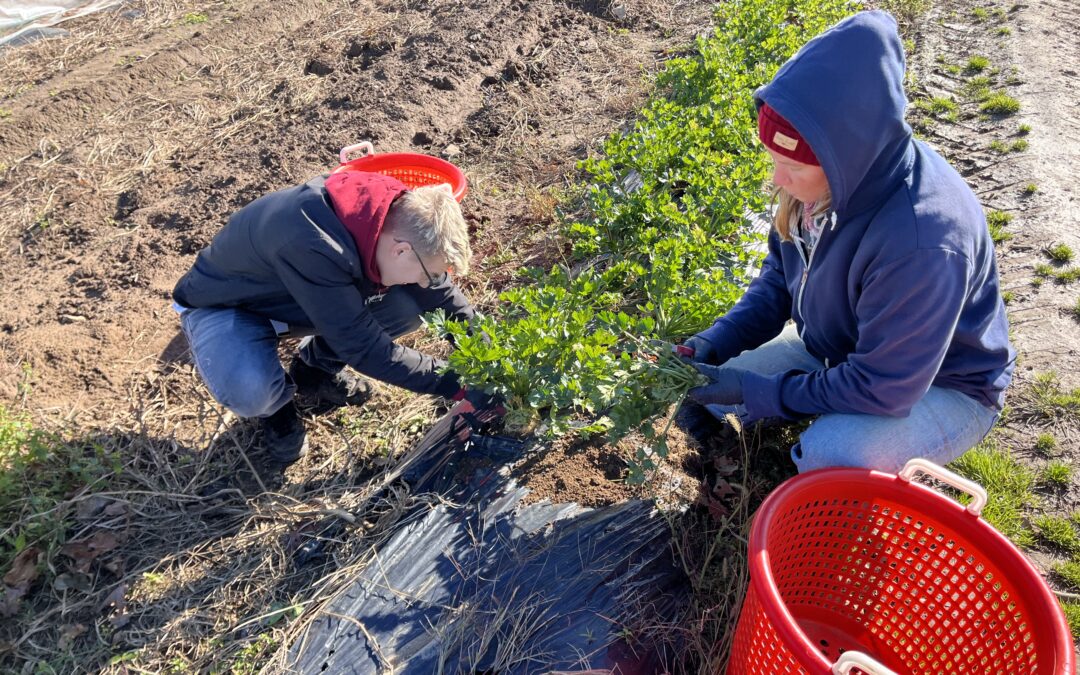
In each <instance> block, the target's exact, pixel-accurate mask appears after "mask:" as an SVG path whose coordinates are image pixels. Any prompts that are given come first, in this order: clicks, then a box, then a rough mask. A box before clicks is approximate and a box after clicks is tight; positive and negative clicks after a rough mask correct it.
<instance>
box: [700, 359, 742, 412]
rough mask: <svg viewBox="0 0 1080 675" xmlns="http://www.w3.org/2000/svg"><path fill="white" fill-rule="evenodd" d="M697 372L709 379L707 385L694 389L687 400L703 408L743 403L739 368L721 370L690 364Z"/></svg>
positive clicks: (714, 367) (720, 368)
mask: <svg viewBox="0 0 1080 675" xmlns="http://www.w3.org/2000/svg"><path fill="white" fill-rule="evenodd" d="M691 365H692V366H694V367H695V368H697V371H698V372H699V373H701V374H702V375H704V376H705V377H707V378H709V384H706V385H702V386H700V387H694V388H693V389H691V390H690V391H689V392H688V393H687V395H686V396H687V398H689V399H690V400H691V401H695V402H697V403H700V404H701V405H704V406H709V405H734V404H736V403H742V402H743V375H745V374H746V371H744V370H741V369H739V368H723V367H719V366H710V365H708V364H705V363H692V364H691Z"/></svg>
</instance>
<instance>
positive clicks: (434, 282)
mask: <svg viewBox="0 0 1080 675" xmlns="http://www.w3.org/2000/svg"><path fill="white" fill-rule="evenodd" d="M394 241H396V242H398V243H399V244H408V245H409V250H411V251H412V252H413V255H414V256H416V262H418V263H420V269H422V270H424V276H426V277H427V280H428V288H435V287H436V286H442V285H443V284H444V283H446V280H447V278H448V277H449V276H450V272H449V270H447V271H446V272H443V273H442V274H440V275H438V276H434V275H432V274H431V272H428V268H427V265H425V264H424V259H423V258H421V257H420V254H419V253H417V252H416V247H415V246H413V243H412V242H411V241H405V240H404V239H395V240H394Z"/></svg>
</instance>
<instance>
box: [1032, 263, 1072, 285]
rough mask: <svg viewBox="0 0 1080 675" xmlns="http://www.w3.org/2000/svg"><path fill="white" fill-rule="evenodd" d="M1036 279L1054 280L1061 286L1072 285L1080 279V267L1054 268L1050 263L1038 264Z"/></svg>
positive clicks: (1036, 265) (1035, 268)
mask: <svg viewBox="0 0 1080 675" xmlns="http://www.w3.org/2000/svg"><path fill="white" fill-rule="evenodd" d="M1033 269H1034V270H1035V278H1036V279H1053V280H1054V281H1055V282H1056V283H1059V284H1063V285H1065V284H1071V283H1073V282H1074V281H1077V280H1078V279H1080V267H1054V266H1053V265H1050V264H1048V263H1036V264H1035V267H1034V268H1033Z"/></svg>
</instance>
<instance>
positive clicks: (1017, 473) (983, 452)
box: [950, 438, 1036, 546]
mask: <svg viewBox="0 0 1080 675" xmlns="http://www.w3.org/2000/svg"><path fill="white" fill-rule="evenodd" d="M950 467H951V468H952V469H953V470H954V471H956V472H958V473H960V474H962V475H964V476H966V477H968V478H970V479H971V480H973V481H975V482H976V483H978V484H979V485H982V486H983V487H984V488H985V489H986V492H987V494H988V495H989V502H987V504H986V508H985V509H984V510H983V514H982V515H983V518H985V519H986V521H987V522H988V523H990V524H991V525H993V526H994V527H996V528H997V529H998V531H1000V532H1001V533H1002V534H1004V535H1005V536H1006V537H1008V538H1009V539H1011V540H1012V541H1013V542H1015V543H1016V544H1017V545H1019V546H1030V545H1031V544H1032V543H1034V541H1035V537H1034V533H1033V532H1032V531H1031V530H1030V529H1028V528H1027V527H1026V526H1025V524H1024V510H1025V508H1026V507H1027V506H1029V505H1030V504H1032V503H1034V502H1035V494H1034V492H1033V491H1032V490H1033V488H1034V487H1035V480H1036V475H1035V472H1034V471H1032V470H1031V469H1030V468H1028V467H1026V466H1024V465H1023V464H1021V463H1019V462H1017V461H1016V460H1015V459H1013V458H1012V456H1011V455H1010V454H1009V453H1008V451H1007V450H1005V449H1003V448H1000V447H998V445H997V443H996V442H995V441H994V440H993V439H992V438H991V439H988V440H985V441H983V442H982V443H980V444H979V445H977V446H975V447H974V448H972V449H971V450H968V451H967V452H966V453H964V454H963V455H962V456H961V457H960V458H959V459H957V460H955V461H954V462H953V463H952V464H951V465H950ZM961 501H963V502H964V503H967V501H970V498H968V497H966V496H963V497H961Z"/></svg>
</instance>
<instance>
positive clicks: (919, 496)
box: [744, 468, 1076, 675]
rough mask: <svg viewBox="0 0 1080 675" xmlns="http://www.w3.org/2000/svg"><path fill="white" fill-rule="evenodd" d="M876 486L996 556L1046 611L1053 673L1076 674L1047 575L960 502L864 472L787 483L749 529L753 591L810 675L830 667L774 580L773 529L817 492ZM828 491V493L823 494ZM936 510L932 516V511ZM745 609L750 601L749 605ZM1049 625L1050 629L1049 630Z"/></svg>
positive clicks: (817, 474) (823, 473) (819, 474)
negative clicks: (787, 509) (784, 511)
mask: <svg viewBox="0 0 1080 675" xmlns="http://www.w3.org/2000/svg"><path fill="white" fill-rule="evenodd" d="M845 482H846V483H849V484H850V483H858V484H872V485H873V486H874V489H875V494H880V495H883V496H885V495H887V494H889V493H891V494H894V495H895V494H899V493H902V494H903V497H904V499H905V500H907V501H908V502H910V503H911V504H912V506H913V507H918V506H923V507H925V508H923V509H920V510H919V512H922V513H933V514H934V515H933V517H934V519H935V520H938V521H939V522H940V521H948V522H949V523H950V524H952V523H959V524H961V526H962V528H963V530H962V531H963V534H964V536H965V537H967V538H968V539H970V540H971V541H972V543H973V544H975V545H977V547H978V549H979V550H980V551H993V552H994V553H993V556H992V558H993V560H994V562H995V564H997V565H998V566H999V567H1000V568H1002V572H1003V574H1004V575H1005V576H1007V577H1008V578H1009V580H1010V581H1011V582H1012V583H1013V584H1014V585H1016V586H1018V587H1021V588H1022V589H1023V591H1024V594H1025V597H1026V598H1027V599H1028V600H1029V602H1031V601H1033V602H1035V603H1037V604H1035V606H1036V607H1042V608H1044V611H1043V612H1041V616H1038V617H1034V618H1033V619H1044V620H1045V619H1049V621H1048V622H1047V621H1035V620H1033V621H1032V623H1033V624H1036V625H1035V626H1034V628H1033V632H1036V633H1039V634H1043V635H1046V634H1048V633H1050V634H1051V637H1050V638H1049V639H1050V641H1051V643H1052V644H1053V646H1054V662H1055V665H1056V668H1057V670H1055V671H1054V672H1061V673H1073V672H1074V670H1075V665H1076V664H1075V663H1074V661H1075V655H1074V651H1073V642H1072V634H1071V632H1070V631H1069V629H1068V624H1067V623H1066V621H1065V615H1064V613H1063V612H1062V610H1061V607H1060V606H1059V604H1058V602H1057V599H1056V597H1055V596H1054V595H1053V593H1052V592H1051V591H1050V588H1049V587H1048V586H1047V584H1046V582H1045V581H1044V580H1043V578H1042V575H1041V574H1040V573H1039V572H1038V570H1036V569H1035V567H1034V565H1032V564H1031V562H1030V561H1028V559H1027V558H1026V557H1025V556H1024V554H1023V553H1022V552H1021V551H1020V550H1019V549H1018V548H1016V546H1015V545H1014V544H1013V543H1012V542H1011V541H1009V540H1008V539H1007V538H1006V537H1005V535H1003V534H1001V533H1000V532H998V531H997V530H996V529H994V528H993V527H992V526H991V525H990V524H989V523H987V522H986V521H985V520H983V519H982V518H981V517H979V516H976V515H974V514H972V513H970V512H969V511H968V510H967V509H966V508H965V507H964V506H962V505H961V504H960V503H959V502H957V501H955V500H953V499H951V498H949V497H947V496H946V495H944V494H942V493H940V492H937V491H936V490H933V489H931V488H929V487H927V486H925V485H920V484H919V483H915V482H906V481H903V480H901V479H900V478H898V477H897V476H896V475H895V474H891V473H885V472H882V471H875V470H872V469H863V468H826V469H817V470H814V471H808V472H807V473H804V474H800V475H797V476H795V477H793V478H790V479H788V480H786V481H784V482H783V483H782V484H781V485H780V486H779V487H777V488H776V489H775V490H773V491H772V493H771V494H769V496H768V497H766V499H765V501H764V502H762V504H761V506H760V507H759V508H758V510H757V512H756V513H755V514H754V518H753V523H752V525H751V528H750V540H749V546H748V549H747V558H748V565H749V573H750V587H751V589H752V591H753V592H754V593H756V594H757V597H758V603H759V604H760V606H761V608H762V611H764V612H765V616H766V618H767V619H768V620H769V623H770V624H771V625H772V627H773V629H774V630H776V632H777V634H778V635H779V637H780V639H781V641H782V642H783V643H784V645H785V646H786V647H787V649H788V650H790V651H791V653H792V655H793V656H794V657H795V659H796V660H797V661H798V662H799V663H800V664H801V665H802V666H803V667H804V668H806V669H807V670H808V671H810V672H811V673H819V674H821V675H826V674H828V673H831V672H832V670H831V669H832V663H829V662H828V661H827V660H826V659H825V657H824V656H823V655H822V654H821V652H820V651H818V649H817V648H816V646H815V645H814V644H813V643H812V642H811V641H810V639H809V637H808V636H807V635H806V634H805V633H804V632H803V631H802V630H800V629H799V628H798V624H797V623H796V621H795V618H794V617H793V616H792V614H791V612H790V611H789V610H788V608H787V607H786V605H785V604H784V602H783V601H782V600H781V598H780V593H779V590H778V589H777V587H776V582H775V579H774V578H773V574H772V566H771V564H770V562H771V560H770V555H769V551H768V549H767V547H766V545H765V544H766V542H767V540H768V534H769V525H770V523H771V522H772V521H773V520H774V519H775V517H776V515H777V513H778V512H780V511H781V509H783V508H785V507H787V506H788V505H789V503H790V502H792V501H795V500H797V499H799V498H803V499H805V498H806V495H807V493H811V494H813V493H814V491H815V490H816V491H818V492H819V494H820V495H821V497H820V498H836V496H837V495H838V494H842V492H840V488H842V486H841V485H839V484H840V483H845ZM822 487H827V488H828V492H823V491H822V490H821V489H822ZM931 508H932V509H933V510H932V511H931V510H930V509H931ZM744 603H745V600H744ZM1047 623H1049V624H1050V625H1049V626H1048V625H1046V624H1047Z"/></svg>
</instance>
